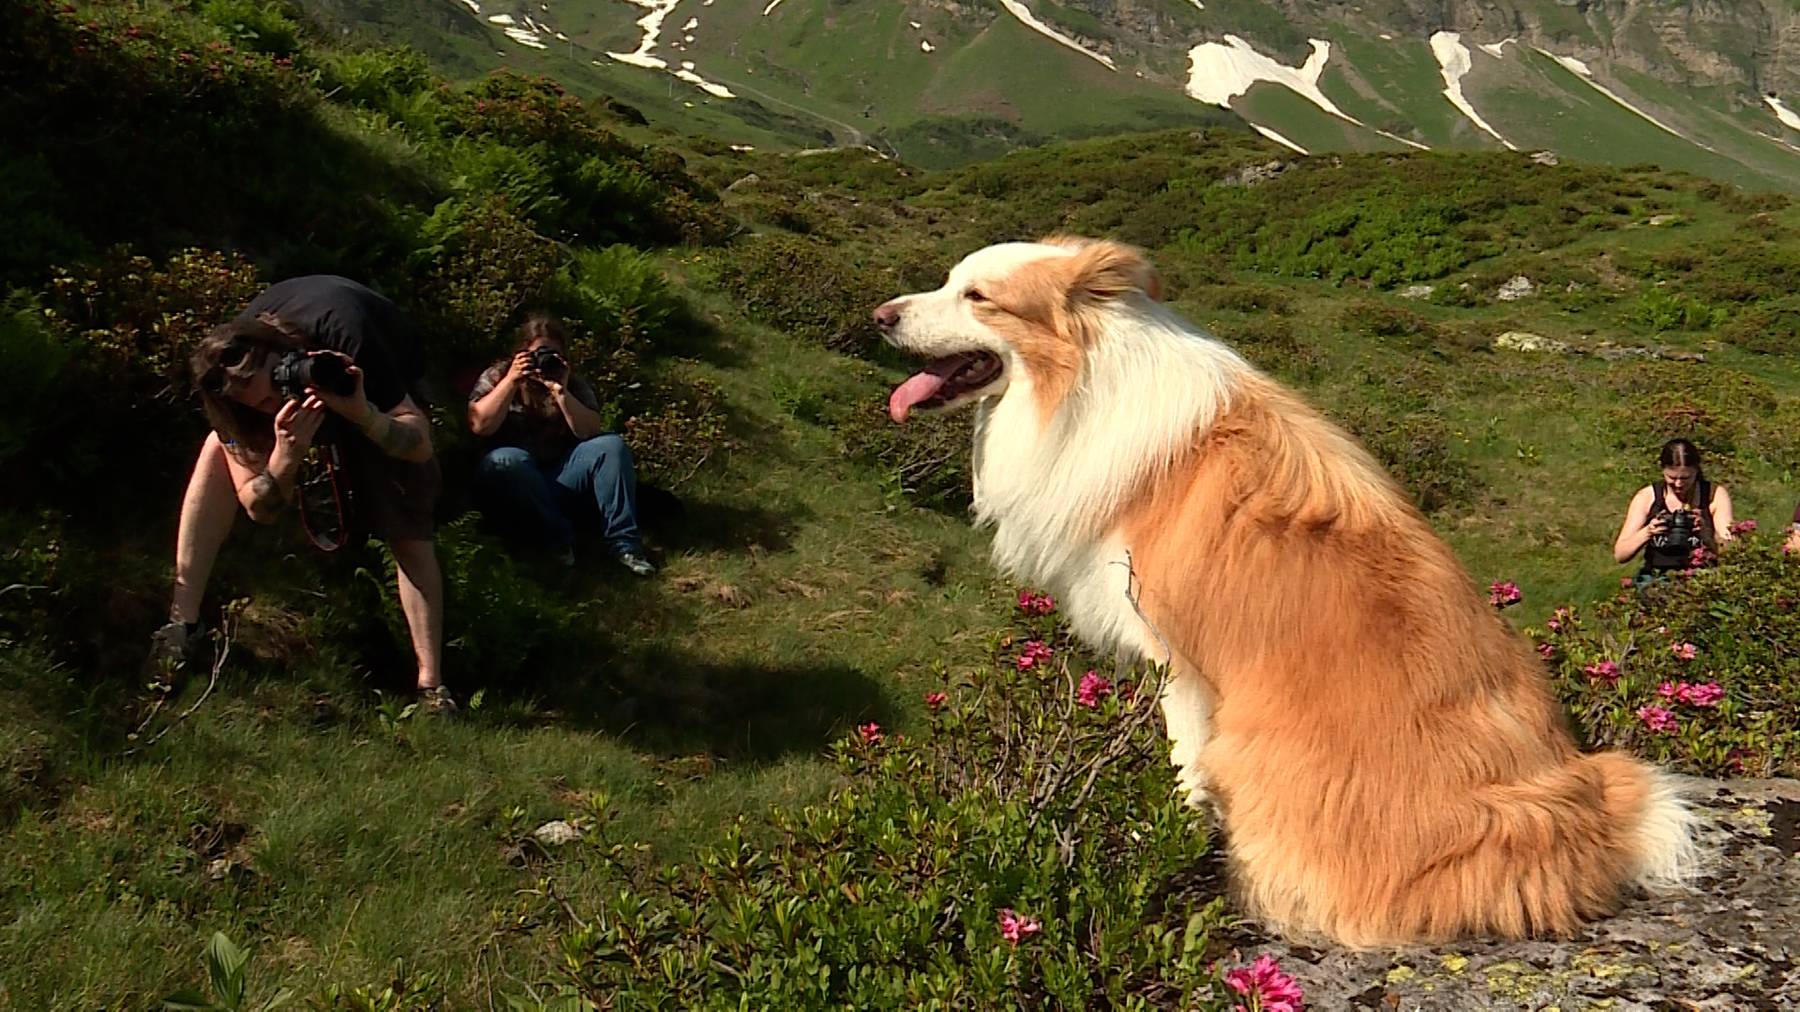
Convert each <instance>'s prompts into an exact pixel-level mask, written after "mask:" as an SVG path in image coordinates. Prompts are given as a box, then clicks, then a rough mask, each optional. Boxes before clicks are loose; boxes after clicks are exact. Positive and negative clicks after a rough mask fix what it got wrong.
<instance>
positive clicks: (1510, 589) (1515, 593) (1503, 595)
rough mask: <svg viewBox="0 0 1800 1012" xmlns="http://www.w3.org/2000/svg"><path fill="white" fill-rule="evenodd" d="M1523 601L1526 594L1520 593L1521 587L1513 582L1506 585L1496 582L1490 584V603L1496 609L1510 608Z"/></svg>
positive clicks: (1507, 582) (1509, 581)
mask: <svg viewBox="0 0 1800 1012" xmlns="http://www.w3.org/2000/svg"><path fill="white" fill-rule="evenodd" d="M1523 600H1525V594H1524V592H1522V591H1520V590H1519V585H1518V584H1516V583H1514V582H1512V581H1511V580H1508V581H1506V582H1505V583H1501V582H1500V581H1499V580H1495V581H1494V582H1493V583H1490V584H1488V603H1489V604H1491V605H1493V606H1494V607H1496V608H1510V607H1512V606H1513V605H1515V604H1518V603H1519V602H1520V601H1523Z"/></svg>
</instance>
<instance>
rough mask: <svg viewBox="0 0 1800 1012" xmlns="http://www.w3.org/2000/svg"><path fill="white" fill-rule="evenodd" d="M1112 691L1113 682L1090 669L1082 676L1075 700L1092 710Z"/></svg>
mask: <svg viewBox="0 0 1800 1012" xmlns="http://www.w3.org/2000/svg"><path fill="white" fill-rule="evenodd" d="M1112 693H1113V686H1112V683H1111V682H1109V681H1107V680H1106V679H1104V678H1101V677H1100V676H1099V675H1097V674H1095V673H1094V672H1092V671H1090V672H1088V673H1087V674H1085V675H1082V676H1081V685H1080V686H1079V687H1077V688H1076V690H1075V702H1077V703H1080V704H1081V705H1082V706H1085V707H1087V708H1088V709H1090V710H1091V709H1093V708H1094V707H1096V706H1099V705H1100V701H1101V700H1102V699H1105V698H1106V697H1107V696H1110V695H1112Z"/></svg>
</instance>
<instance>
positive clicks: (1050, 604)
mask: <svg viewBox="0 0 1800 1012" xmlns="http://www.w3.org/2000/svg"><path fill="white" fill-rule="evenodd" d="M1019 610H1020V611H1022V612H1024V613H1025V614H1027V615H1048V614H1050V613H1051V612H1053V611H1055V610H1056V598H1054V597H1051V596H1050V595H1049V594H1039V593H1037V592H1036V591H1032V590H1021V591H1019Z"/></svg>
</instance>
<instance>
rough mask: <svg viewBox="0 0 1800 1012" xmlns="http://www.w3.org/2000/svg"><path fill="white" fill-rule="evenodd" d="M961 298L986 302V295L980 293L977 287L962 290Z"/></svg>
mask: <svg viewBox="0 0 1800 1012" xmlns="http://www.w3.org/2000/svg"><path fill="white" fill-rule="evenodd" d="M963 298H965V299H968V300H969V301H970V302H986V301H987V300H988V297H987V296H985V295H983V294H981V290H980V289H979V288H971V289H969V290H968V291H966V292H964V293H963Z"/></svg>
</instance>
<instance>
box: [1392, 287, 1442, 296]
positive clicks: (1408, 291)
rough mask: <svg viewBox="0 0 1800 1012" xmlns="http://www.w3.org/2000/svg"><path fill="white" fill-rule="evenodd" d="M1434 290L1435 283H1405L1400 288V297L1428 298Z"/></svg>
mask: <svg viewBox="0 0 1800 1012" xmlns="http://www.w3.org/2000/svg"><path fill="white" fill-rule="evenodd" d="M1435 291H1437V286H1436V285H1407V286H1406V287H1405V288H1402V289H1400V297H1401V298H1403V299H1429V298H1431V293H1432V292H1435Z"/></svg>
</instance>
